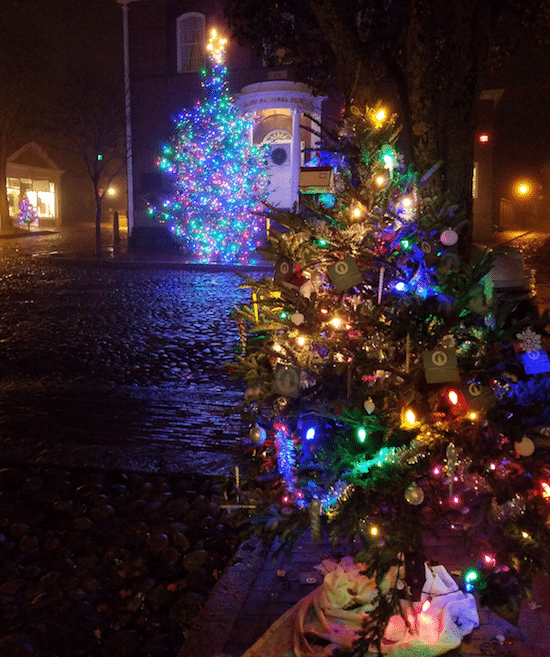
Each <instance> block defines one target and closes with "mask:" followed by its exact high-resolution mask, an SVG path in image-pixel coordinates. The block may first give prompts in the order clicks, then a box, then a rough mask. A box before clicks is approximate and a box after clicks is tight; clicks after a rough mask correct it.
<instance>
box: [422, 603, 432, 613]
mask: <svg viewBox="0 0 550 657" xmlns="http://www.w3.org/2000/svg"><path fill="white" fill-rule="evenodd" d="M431 604H432V601H431V600H424V602H423V603H422V611H423V612H424V611H428V609H429V608H430V605H431Z"/></svg>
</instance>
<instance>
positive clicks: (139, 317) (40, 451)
mask: <svg viewBox="0 0 550 657" xmlns="http://www.w3.org/2000/svg"><path fill="white" fill-rule="evenodd" d="M55 253H57V254H60V255H69V256H71V255H74V254H78V255H79V256H88V257H90V258H91V259H90V266H86V264H79V265H78V266H72V265H70V264H67V263H66V262H62V261H60V260H59V259H57V260H56V258H55V257H49V256H51V255H52V254H55ZM95 264H96V263H94V262H93V230H91V229H90V228H89V227H83V228H81V229H73V230H68V231H63V232H62V233H57V234H45V235H41V234H32V233H31V235H29V236H24V237H20V238H4V239H2V240H0V446H1V449H2V454H3V459H4V461H15V462H18V461H24V462H35V463H57V464H62V465H75V464H78V465H81V464H84V465H91V466H93V465H100V466H108V467H125V468H128V469H136V470H150V471H170V470H172V471H183V472H186V471H188V472H189V471H192V472H201V473H202V474H222V473H225V474H227V473H229V472H230V471H231V468H232V467H233V465H234V457H235V447H236V445H237V444H238V437H239V435H240V431H241V426H240V418H239V416H238V415H237V414H236V413H235V412H234V410H233V409H234V406H235V405H236V404H237V403H238V402H239V401H240V399H241V389H240V384H238V383H236V382H232V381H230V380H229V379H228V377H227V375H226V373H225V371H224V366H223V363H224V362H225V361H227V360H228V359H229V358H230V355H231V352H232V350H233V349H234V348H235V345H236V344H237V343H238V336H237V331H236V325H235V324H234V322H233V321H232V320H231V319H230V317H229V314H230V310H231V308H232V307H233V306H234V305H235V304H236V303H237V302H239V301H240V300H245V299H246V291H245V290H240V289H239V283H240V282H241V279H240V278H239V277H238V275H237V274H235V273H232V272H227V271H225V272H212V271H182V270H179V269H167V268H160V267H159V268H155V267H151V266H147V267H145V266H144V267H140V268H137V269H134V268H100V267H97V266H93V265H95Z"/></svg>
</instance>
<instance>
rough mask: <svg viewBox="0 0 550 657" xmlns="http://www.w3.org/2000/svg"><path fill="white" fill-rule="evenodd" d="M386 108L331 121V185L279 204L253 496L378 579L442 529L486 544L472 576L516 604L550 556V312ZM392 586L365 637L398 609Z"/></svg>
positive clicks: (255, 354) (251, 324)
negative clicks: (503, 286)
mask: <svg viewBox="0 0 550 657" xmlns="http://www.w3.org/2000/svg"><path fill="white" fill-rule="evenodd" d="M379 110H380V108H376V109H375V110H372V111H371V110H369V109H367V110H366V111H365V112H360V111H358V110H355V112H354V113H353V114H352V115H351V118H350V119H349V120H347V121H346V123H345V124H344V125H343V126H341V129H339V130H338V131H337V132H335V133H334V134H332V135H331V134H328V135H325V137H326V142H327V143H326V147H327V149H329V150H331V151H332V152H333V153H338V154H339V156H338V157H339V166H338V170H337V171H336V176H335V188H334V190H333V191H334V193H333V194H332V195H330V194H324V195H322V196H319V197H318V198H316V199H314V201H315V202H313V201H309V202H307V203H304V205H301V206H300V207H299V208H298V209H297V210H295V211H291V212H282V211H277V210H273V211H271V212H270V214H271V219H272V220H274V222H277V223H278V224H279V225H280V226H282V230H281V231H279V232H278V231H276V230H272V231H271V233H270V235H269V240H268V245H267V248H266V249H265V250H264V252H263V254H264V257H265V258H266V259H268V260H270V261H271V262H272V263H273V267H274V271H273V275H269V276H267V275H266V276H264V277H262V278H259V279H256V278H246V279H245V280H246V282H245V283H244V285H245V286H246V287H250V288H251V302H250V303H249V304H244V305H242V306H239V307H238V308H237V309H236V311H235V313H236V317H237V320H238V322H239V325H240V330H241V345H242V353H241V355H240V356H238V357H237V358H236V359H235V362H234V363H232V365H231V369H232V371H233V373H234V375H235V376H237V377H239V378H241V379H243V380H244V381H245V382H246V386H247V388H246V393H245V401H244V404H243V412H244V414H245V417H246V418H247V419H248V422H249V423H250V431H249V434H248V435H247V436H246V439H245V441H244V442H245V444H246V446H247V450H248V452H249V453H250V456H251V463H252V466H251V470H250V478H249V480H248V482H247V483H246V484H243V485H242V486H241V490H240V491H239V494H240V500H241V502H244V503H246V504H249V505H255V506H256V512H255V513H254V514H253V516H252V522H253V523H255V524H256V526H257V530H258V531H262V532H265V533H269V532H272V533H276V534H281V535H282V536H283V537H290V536H291V535H293V533H294V532H296V531H300V530H303V529H305V528H309V527H311V531H312V533H313V536H314V537H318V536H319V535H320V534H321V532H327V533H328V534H329V535H330V537H331V538H332V540H333V541H339V540H342V539H344V540H349V541H351V542H355V544H357V545H359V548H358V552H357V555H356V559H358V560H359V561H360V562H362V563H364V564H365V568H366V570H367V572H368V573H369V574H370V575H373V574H376V578H377V582H378V583H380V582H382V581H383V578H384V576H385V575H386V573H388V571H389V569H390V568H392V567H395V566H396V565H399V564H401V563H405V562H407V561H408V562H409V565H410V563H412V562H415V560H416V562H418V560H419V559H420V561H422V560H423V559H429V558H430V555H429V553H427V550H426V547H425V546H426V542H425V537H426V535H427V534H429V532H430V531H432V530H434V529H436V528H441V527H442V526H443V527H446V528H448V529H449V531H454V532H456V537H457V539H456V540H457V542H458V541H462V540H464V541H466V544H467V545H468V546H469V549H470V551H471V554H472V555H474V556H473V557H472V564H471V565H472V567H473V568H472V570H471V571H469V572H467V573H464V574H465V581H464V582H463V583H464V586H465V588H466V589H471V588H472V586H473V585H474V582H475V583H476V584H477V585H478V586H479V590H480V593H481V599H482V602H483V603H484V604H487V605H489V606H492V608H495V609H498V610H499V612H501V613H502V614H503V615H505V616H506V617H507V618H509V619H510V620H512V622H514V620H515V619H517V612H518V611H519V608H518V607H517V604H515V603H514V601H516V602H517V600H519V599H521V596H522V595H525V594H526V592H527V590H528V585H529V581H530V579H531V578H532V577H533V575H534V574H535V573H537V572H541V571H548V570H549V567H550V558H549V557H550V555H549V551H548V545H549V544H550V465H549V464H548V447H549V445H550V441H549V438H548V436H549V430H548V425H549V424H550V413H549V410H548V402H549V401H550V385H549V383H550V378H549V375H548V372H549V371H550V363H549V360H548V355H547V351H546V348H547V347H548V345H549V339H550V336H549V320H548V317H547V315H546V314H545V315H544V316H542V317H541V316H539V314H538V313H537V312H536V311H535V310H532V311H531V312H527V313H524V312H517V301H514V300H513V299H511V300H504V299H502V298H501V297H500V296H499V294H497V291H496V290H495V289H493V266H494V260H495V254H494V253H492V252H489V251H481V252H477V251H476V250H475V249H469V248H466V246H467V245H465V244H463V243H462V240H461V233H462V232H463V227H464V222H463V219H462V215H461V212H460V209H459V208H455V207H451V206H449V205H448V204H446V203H445V202H444V201H443V200H441V199H434V198H430V196H429V195H428V194H427V192H426V188H427V185H426V183H427V181H428V180H429V176H430V175H432V174H433V171H432V172H430V173H429V174H428V175H427V176H424V177H423V178H422V179H419V176H418V175H417V174H415V172H414V171H413V170H412V169H410V168H409V169H405V168H404V166H403V165H402V163H401V158H400V157H399V155H398V153H397V151H396V148H395V142H396V138H397V136H398V131H397V130H396V129H395V121H396V119H395V117H392V118H387V117H385V116H384V114H383V113H381V112H380V111H379ZM469 253H470V255H468V254H469ZM514 311H516V312H514ZM409 583H410V582H409ZM409 590H410V594H411V595H412V596H413V597H414V595H415V591H414V587H413V586H412V585H411V587H410V589H409ZM379 594H380V595H379V599H378V602H379V605H378V607H377V609H378V611H377V612H376V613H374V614H373V618H374V621H373V624H372V626H370V628H368V629H367V630H366V632H365V639H364V641H365V642H364V643H363V646H368V645H369V642H370V641H374V642H375V643H376V638H377V637H378V639H380V636H381V633H383V628H384V627H385V623H387V622H388V619H389V617H390V616H391V614H393V613H395V604H396V600H395V599H394V597H392V595H397V592H396V591H395V590H393V589H392V592H391V595H389V594H388V592H387V591H382V588H380V589H379ZM388 596H389V597H388ZM377 614H378V615H377ZM377 645H378V646H379V644H377ZM365 650H366V648H365ZM354 654H363V653H361V652H356V653H354ZM415 654H416V653H415Z"/></svg>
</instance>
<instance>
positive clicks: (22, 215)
mask: <svg viewBox="0 0 550 657" xmlns="http://www.w3.org/2000/svg"><path fill="white" fill-rule="evenodd" d="M37 221H38V213H37V211H36V208H35V207H34V205H33V204H32V203H31V202H30V200H29V197H28V196H27V195H26V194H25V196H23V198H22V199H21V201H20V202H19V225H20V226H26V227H27V229H28V230H30V229H31V224H34V223H35V222H37Z"/></svg>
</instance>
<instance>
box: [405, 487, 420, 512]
mask: <svg viewBox="0 0 550 657" xmlns="http://www.w3.org/2000/svg"><path fill="white" fill-rule="evenodd" d="M405 499H406V500H407V502H408V503H409V504H412V505H413V506H418V505H419V504H422V502H423V501H424V491H423V490H422V488H420V486H419V485H418V484H417V483H416V482H413V483H412V484H411V485H410V486H409V487H408V488H407V489H406V490H405Z"/></svg>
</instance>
